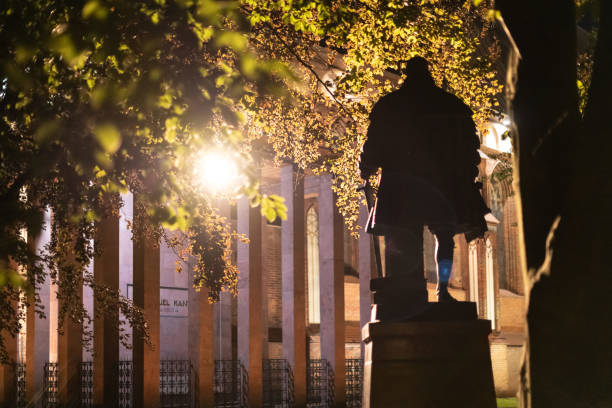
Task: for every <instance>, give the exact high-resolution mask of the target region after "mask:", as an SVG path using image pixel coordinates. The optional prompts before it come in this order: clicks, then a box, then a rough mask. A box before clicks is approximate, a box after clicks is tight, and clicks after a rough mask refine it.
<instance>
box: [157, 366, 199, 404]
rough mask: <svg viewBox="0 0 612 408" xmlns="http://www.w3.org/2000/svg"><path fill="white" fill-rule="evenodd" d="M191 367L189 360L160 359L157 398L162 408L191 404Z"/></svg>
mask: <svg viewBox="0 0 612 408" xmlns="http://www.w3.org/2000/svg"><path fill="white" fill-rule="evenodd" d="M192 374H193V367H192V365H191V361H189V360H162V361H161V362H160V367H159V398H160V400H161V407H162V408H190V407H192V406H193V398H192V395H193V394H192V390H193V382H192V381H193V375H192Z"/></svg>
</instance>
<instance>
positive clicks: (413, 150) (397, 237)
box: [360, 57, 490, 302]
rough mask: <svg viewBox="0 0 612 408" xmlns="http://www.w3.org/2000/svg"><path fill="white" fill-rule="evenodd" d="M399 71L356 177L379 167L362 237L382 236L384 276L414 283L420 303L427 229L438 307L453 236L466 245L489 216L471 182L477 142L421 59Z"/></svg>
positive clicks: (466, 114)
mask: <svg viewBox="0 0 612 408" xmlns="http://www.w3.org/2000/svg"><path fill="white" fill-rule="evenodd" d="M404 73H405V76H406V77H405V80H404V83H403V84H402V86H401V88H400V89H398V90H396V91H394V92H391V93H390V94H388V95H386V96H384V97H382V98H381V99H380V100H379V101H378V102H377V103H376V105H374V108H373V109H372V112H371V114H370V127H369V129H368V134H367V141H366V143H365V145H364V147H363V153H362V155H361V163H360V169H361V175H362V177H363V178H365V179H367V178H368V177H369V176H370V175H371V174H373V173H375V172H376V171H377V169H378V168H379V167H382V178H381V182H380V186H379V190H378V194H377V199H376V203H375V205H374V206H373V208H372V209H371V211H370V217H369V220H368V226H367V231H368V232H370V233H373V234H376V235H384V236H385V261H386V262H385V263H386V267H385V269H386V275H387V276H390V277H392V278H396V277H397V279H399V280H400V281H409V280H410V279H412V282H413V283H412V284H410V283H408V284H407V285H414V282H417V283H416V284H417V286H418V285H420V284H422V287H423V289H419V291H416V292H415V291H413V293H418V296H425V299H424V300H423V301H425V302H426V292H423V291H424V289H425V283H424V282H425V281H424V279H423V266H422V259H423V253H422V245H423V244H422V231H423V226H424V225H427V226H428V228H429V230H430V231H431V232H432V233H433V234H434V235H435V237H436V241H437V244H436V261H437V274H438V288H437V293H438V301H441V302H445V301H446V302H449V301H450V302H452V301H454V299H453V298H452V297H451V295H450V294H449V293H448V281H449V278H450V273H451V268H452V264H453V248H454V243H453V236H454V235H455V234H457V233H465V237H466V239H467V241H468V242H470V241H471V240H473V239H475V238H477V237H482V236H483V235H484V232H485V231H486V230H487V226H486V222H485V220H484V215H485V214H486V213H487V212H489V211H490V210H489V209H488V208H487V207H486V205H485V203H484V201H483V199H482V196H481V195H480V192H479V188H480V187H481V186H482V185H481V184H480V183H477V182H476V177H477V175H478V168H477V166H478V164H479V162H480V155H479V154H478V151H477V149H478V148H479V147H480V141H479V139H478V136H477V135H476V128H475V125H474V121H473V120H472V111H471V110H470V109H469V108H468V107H467V106H466V105H465V104H464V103H463V102H461V100H459V99H458V98H457V97H455V96H453V95H451V94H449V93H447V92H445V91H443V90H442V89H440V88H438V87H437V86H436V85H435V83H434V81H433V79H432V77H431V74H430V72H429V70H428V66H427V61H426V60H425V59H423V58H421V57H415V58H412V59H411V60H409V61H408V62H407V64H406V68H405V72H404ZM419 274H420V276H419ZM419 279H420V281H419ZM419 282H422V283H419ZM413 289H414V288H413ZM423 293H425V294H424V295H423ZM404 296H406V294H404Z"/></svg>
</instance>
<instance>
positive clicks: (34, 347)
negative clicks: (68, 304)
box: [26, 211, 51, 404]
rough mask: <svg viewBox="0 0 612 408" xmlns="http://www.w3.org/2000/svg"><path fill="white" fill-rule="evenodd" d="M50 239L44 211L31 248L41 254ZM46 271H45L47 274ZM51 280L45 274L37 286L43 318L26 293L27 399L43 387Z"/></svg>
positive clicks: (34, 397)
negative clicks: (27, 305) (38, 232)
mask: <svg viewBox="0 0 612 408" xmlns="http://www.w3.org/2000/svg"><path fill="white" fill-rule="evenodd" d="M50 239H51V213H50V211H45V213H44V222H43V229H42V230H41V232H40V234H39V235H38V237H36V239H35V240H34V242H33V243H32V245H33V248H34V250H35V251H36V253H37V254H40V253H41V252H42V250H43V248H44V247H45V245H47V243H49V240H50ZM46 272H47V271H45V274H46ZM50 284H51V282H50V279H49V276H48V275H47V274H46V276H45V280H44V282H43V283H42V284H41V285H40V286H39V287H37V288H36V291H37V292H38V296H39V298H40V303H41V304H42V306H43V307H44V312H45V315H46V316H45V318H41V317H40V316H38V315H37V314H36V313H35V311H34V309H35V305H34V295H33V293H32V294H31V295H30V296H29V304H30V306H29V307H28V310H27V316H26V320H27V323H26V327H27V332H26V401H27V402H28V403H31V404H33V403H35V402H37V401H38V400H39V399H40V391H41V390H42V389H43V384H44V375H43V367H44V364H45V363H46V362H47V361H48V360H49V306H50V304H49V303H50V302H49V296H50Z"/></svg>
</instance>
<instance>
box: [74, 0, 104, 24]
mask: <svg viewBox="0 0 612 408" xmlns="http://www.w3.org/2000/svg"><path fill="white" fill-rule="evenodd" d="M81 14H82V16H83V18H84V19H88V18H91V17H93V18H95V19H98V20H104V19H106V17H107V16H108V10H107V9H106V7H104V6H103V5H102V4H100V2H99V1H98V0H91V1H88V2H87V3H86V4H85V6H83V12H82V13H81Z"/></svg>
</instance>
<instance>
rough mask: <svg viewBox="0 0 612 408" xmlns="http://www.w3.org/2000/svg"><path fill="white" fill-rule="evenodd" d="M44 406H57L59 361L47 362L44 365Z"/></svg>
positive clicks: (51, 407) (46, 407)
mask: <svg viewBox="0 0 612 408" xmlns="http://www.w3.org/2000/svg"><path fill="white" fill-rule="evenodd" d="M43 369H44V387H45V389H44V390H43V400H42V405H43V408H56V407H57V386H58V384H57V363H45V366H44V368H43Z"/></svg>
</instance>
